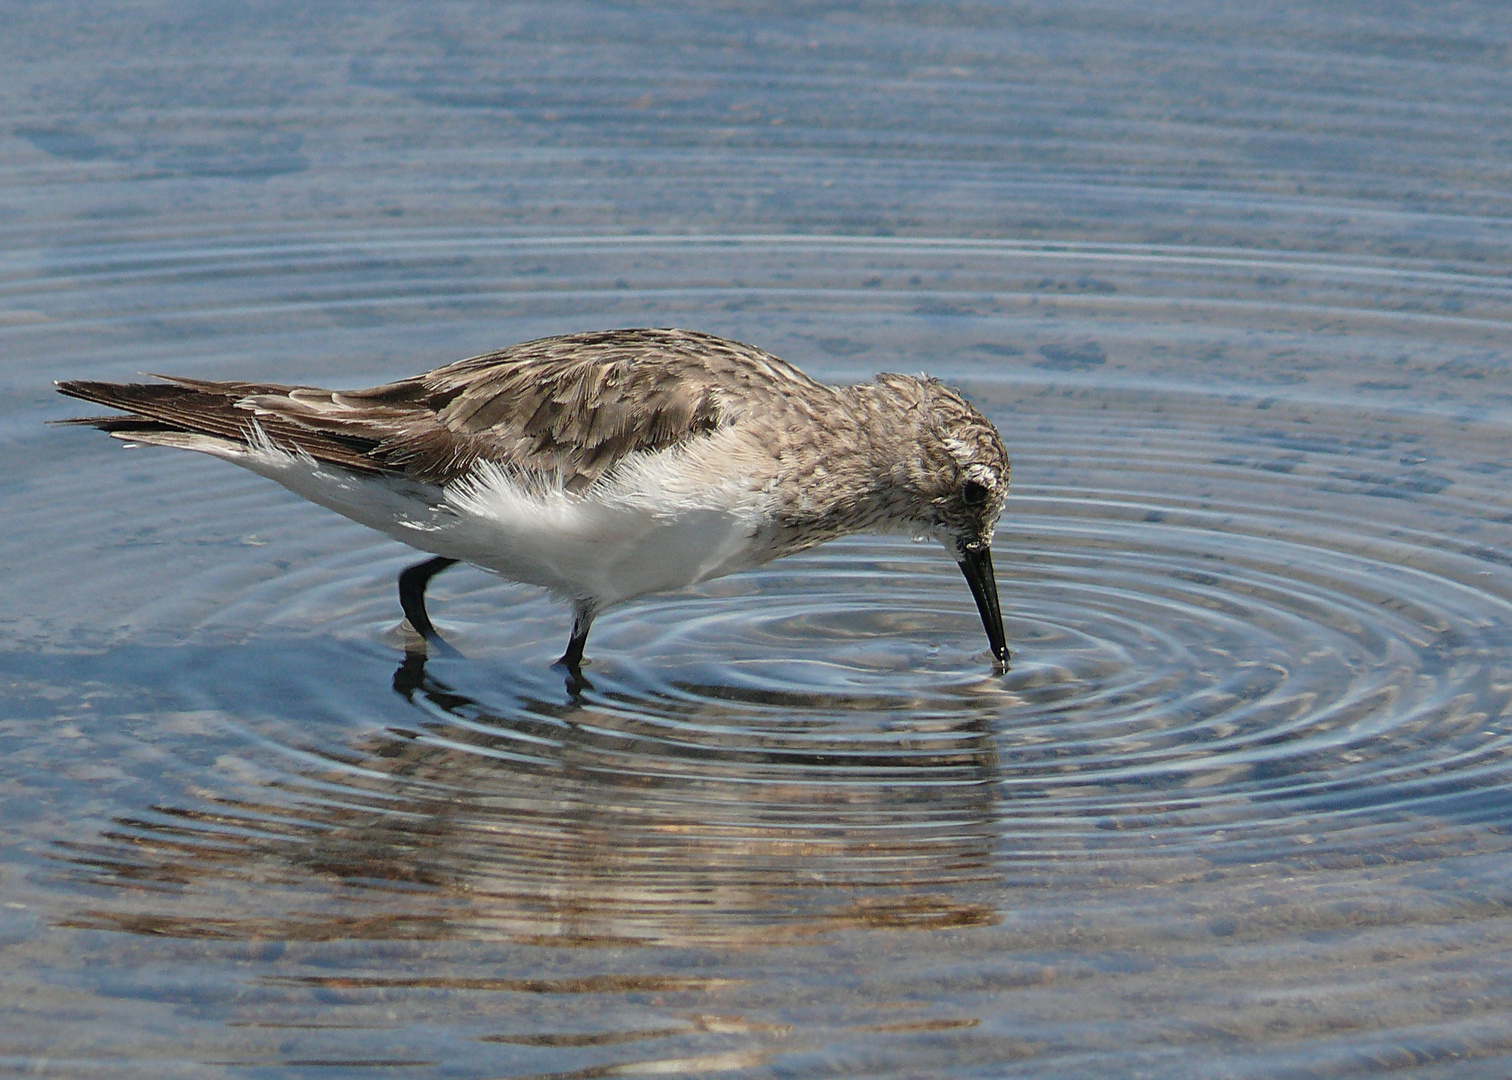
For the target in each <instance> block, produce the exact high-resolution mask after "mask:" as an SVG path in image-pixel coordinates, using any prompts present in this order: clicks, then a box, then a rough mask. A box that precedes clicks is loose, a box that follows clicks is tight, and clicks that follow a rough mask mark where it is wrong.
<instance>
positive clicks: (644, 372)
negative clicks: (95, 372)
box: [59, 330, 819, 490]
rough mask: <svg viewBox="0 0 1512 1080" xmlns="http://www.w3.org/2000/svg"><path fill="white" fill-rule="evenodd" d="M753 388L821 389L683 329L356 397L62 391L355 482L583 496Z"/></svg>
mask: <svg viewBox="0 0 1512 1080" xmlns="http://www.w3.org/2000/svg"><path fill="white" fill-rule="evenodd" d="M757 386H760V387H761V388H762V389H763V390H764V391H765V392H766V393H767V394H768V395H770V393H771V391H772V390H774V389H775V390H778V391H779V396H778V400H781V397H782V395H781V391H784V390H785V391H790V392H796V393H812V392H813V391H814V390H816V389H819V384H817V383H815V382H814V381H813V380H811V379H809V378H808V376H806V375H804V374H803V373H802V372H800V371H798V370H797V369H796V368H794V367H792V366H791V365H789V364H786V363H784V362H783V361H781V360H778V359H777V358H776V357H774V356H771V355H769V354H767V353H765V352H762V351H761V350H759V349H755V348H752V347H751V346H748V345H742V344H739V343H737V342H733V341H727V340H725V339H723V338H717V337H714V336H712V335H709V334H700V333H696V332H694V331H688V330H610V331H603V332H598V333H590V334H572V335H564V336H561V337H554V338H544V339H541V340H539V341H528V342H525V343H523V344H521V345H515V346H512V347H510V348H508V349H504V350H502V351H501V352H496V353H489V354H487V355H484V356H477V357H473V358H472V359H470V360H463V361H460V362H458V363H455V364H451V365H448V366H446V367H442V368H437V369H436V370H435V371H431V372H428V373H426V374H424V375H417V376H415V377H413V378H409V379H402V380H400V381H398V382H394V383H388V384H385V385H383V386H375V387H372V388H370V389H367V390H357V391H330V390H320V389H316V388H312V387H292V388H291V387H286V386H274V385H266V384H254V383H214V382H203V381H199V380H193V379H174V380H172V385H170V386H139V385H131V386H119V385H116V384H109V383H66V384H60V386H59V389H60V390H61V391H62V392H63V393H66V394H72V395H73V396H75V397H82V398H85V399H86V400H90V401H97V402H100V403H101V404H106V405H111V406H114V407H116V408H121V409H126V410H128V411H130V412H132V413H134V414H136V415H137V416H140V417H145V418H147V419H149V420H152V421H156V422H160V423H164V424H167V425H170V426H171V428H172V429H174V430H187V431H198V432H205V433H209V434H214V435H218V436H221V437H225V438H237V439H243V440H244V439H245V438H246V433H247V428H248V420H249V419H250V418H251V417H252V416H255V417H256V418H257V421H258V423H259V425H260V426H261V427H262V428H263V430H264V431H266V432H267V434H268V436H269V438H270V439H272V441H273V442H274V444H275V445H279V446H283V447H285V448H289V449H295V448H297V449H299V450H302V451H304V452H305V453H308V454H310V455H311V456H312V457H315V458H317V459H320V460H325V461H331V462H333V463H336V464H341V465H346V466H348V467H351V468H360V469H363V470H364V471H385V472H400V473H403V474H405V475H407V476H410V477H412V478H414V479H417V480H423V481H428V482H431V483H446V482H448V481H450V480H454V479H456V478H458V477H460V476H463V475H465V474H466V473H467V472H468V471H469V470H471V469H472V467H473V466H474V465H475V464H476V463H477V462H478V461H480V460H488V461H493V462H495V463H497V464H499V465H502V466H504V467H506V468H511V469H517V470H521V471H525V472H532V473H545V474H552V475H560V476H561V477H562V479H563V481H564V482H565V483H566V484H567V485H568V486H569V487H571V488H573V489H575V490H580V489H581V488H583V487H586V486H587V485H588V484H591V483H592V482H593V481H594V480H596V479H597V478H598V477H600V476H602V475H603V474H604V473H605V472H607V471H608V470H609V469H611V468H613V467H614V465H615V464H616V463H618V462H619V461H621V460H623V459H624V458H625V457H626V456H627V455H629V454H633V453H636V452H638V451H656V450H663V449H666V448H668V447H671V446H674V445H676V444H678V443H680V442H683V441H686V440H688V439H693V438H697V437H699V436H701V435H706V434H708V433H709V432H712V431H714V430H715V429H716V428H718V427H719V426H721V425H722V424H725V423H729V422H732V421H733V420H735V419H737V418H738V417H739V416H740V415H741V414H742V412H743V411H744V409H745V403H746V401H748V400H749V398H748V395H747V393H746V391H747V390H749V389H751V388H754V387H757ZM768 400H771V398H770V397H768ZM83 422H86V423H94V424H95V425H96V426H103V421H97V420H91V421H83ZM125 422H129V421H127V420H126V418H120V419H117V420H115V421H113V423H115V424H121V423H125ZM354 459H355V460H354Z"/></svg>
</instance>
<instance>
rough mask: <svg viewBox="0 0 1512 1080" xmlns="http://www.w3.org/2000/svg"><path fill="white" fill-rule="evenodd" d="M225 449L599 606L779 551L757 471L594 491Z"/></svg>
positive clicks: (638, 469)
mask: <svg viewBox="0 0 1512 1080" xmlns="http://www.w3.org/2000/svg"><path fill="white" fill-rule="evenodd" d="M206 449H209V448H208V447H207V448H206ZM210 452H215V451H213V450H212V451H210ZM217 456H222V457H226V458H228V459H229V460H232V461H235V462H236V463H237V464H239V465H242V466H244V467H246V468H249V469H251V470H252V471H254V472H257V473H259V474H261V475H263V476H266V477H268V478H269V479H272V480H276V481H278V482H279V483H280V484H282V485H283V486H285V487H287V488H288V489H289V490H291V491H293V492H294V493H296V494H298V495H301V496H303V497H304V498H306V499H309V500H310V501H311V502H315V503H319V504H320V505H321V506H325V507H327V508H329V509H331V510H335V511H336V512H337V513H339V514H342V515H344V516H345V517H348V518H351V519H352V520H353V521H357V522H360V523H362V524H363V525H367V526H369V527H371V528H374V529H377V530H379V531H380V532H383V533H386V534H388V535H389V536H392V537H393V538H395V539H396V540H401V541H403V542H404V543H406V544H409V545H410V546H412V547H416V548H419V549H421V550H422V551H429V552H433V553H435V554H437V555H444V556H446V557H448V558H452V559H460V560H463V561H465V562H469V563H473V564H474V565H477V566H481V567H483V568H485V569H488V570H493V571H495V572H497V573H499V574H501V575H502V576H504V577H507V578H510V579H511V580H514V581H519V582H524V583H526V584H531V585H540V586H544V587H545V588H548V589H550V590H552V591H553V592H555V593H558V594H559V595H562V596H564V597H568V598H577V599H592V600H594V601H595V602H596V606H597V607H598V608H600V609H602V608H605V607H608V606H610V605H611V604H616V603H619V602H620V601H623V600H628V599H630V598H632V597H635V596H640V595H642V594H644V593H649V592H659V591H662V590H665V589H676V588H681V587H683V586H685V585H690V584H692V583H694V582H698V581H705V580H708V579H709V578H715V577H719V576H721V575H724V574H729V573H733V572H735V571H737V570H743V569H746V568H748V567H751V566H756V565H759V564H761V563H763V562H765V561H766V560H767V559H768V558H770V557H771V556H770V554H766V553H764V548H763V546H762V545H760V544H758V543H757V542H756V541H755V539H754V537H755V536H756V534H757V532H758V529H759V526H760V524H761V522H762V519H763V515H762V512H761V509H760V506H761V502H762V499H761V496H760V494H759V488H757V489H756V490H753V487H756V485H753V483H752V481H751V480H750V479H749V478H742V477H739V476H734V475H728V474H727V475H726V476H724V477H723V478H721V477H719V476H717V475H715V476H712V477H711V476H710V474H709V473H708V472H707V471H706V470H705V469H703V468H701V465H700V463H698V462H693V461H690V460H688V459H686V458H685V457H679V456H676V455H672V454H660V455H652V456H650V457H648V458H646V459H644V460H643V461H641V462H638V463H636V464H635V466H634V467H631V468H628V469H621V470H619V471H618V473H617V474H616V477H615V479H614V481H613V482H612V483H601V484H598V485H595V486H594V487H593V488H590V489H589V492H588V493H587V494H586V495H576V494H572V493H570V492H567V491H564V490H563V489H562V488H561V487H560V486H559V485H548V484H541V485H539V486H538V487H530V486H526V485H522V484H521V483H520V482H518V481H516V480H514V479H512V478H511V477H510V476H509V475H507V474H506V473H505V472H504V471H503V470H501V469H498V468H495V467H492V466H484V467H482V468H480V469H479V470H477V471H476V472H475V473H474V474H473V476H472V477H470V478H469V479H468V480H467V481H465V482H461V483H457V484H452V485H450V486H448V487H446V488H440V487H436V486H433V485H428V484H416V483H413V482H411V481H406V480H402V479H394V478H389V477H378V476H363V475H360V474H356V473H350V472H346V471H344V470H341V469H337V468H335V467H332V466H327V465H323V464H321V463H318V462H314V461H312V460H310V459H309V458H308V457H303V456H295V455H291V454H287V453H284V452H282V451H279V450H276V449H272V448H270V447H266V446H261V447H256V448H253V449H251V450H250V451H245V452H243V453H241V454H238V455H232V454H227V453H224V452H222V453H219V454H218V455H217Z"/></svg>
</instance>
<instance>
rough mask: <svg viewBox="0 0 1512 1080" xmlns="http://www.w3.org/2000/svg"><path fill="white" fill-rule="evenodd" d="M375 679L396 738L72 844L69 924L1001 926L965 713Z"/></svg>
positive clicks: (587, 940)
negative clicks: (389, 695) (84, 886)
mask: <svg viewBox="0 0 1512 1080" xmlns="http://www.w3.org/2000/svg"><path fill="white" fill-rule="evenodd" d="M393 686H394V689H395V691H396V692H398V693H399V694H400V695H401V696H402V697H403V698H404V699H405V700H406V701H408V702H409V703H410V704H411V705H412V706H413V707H414V709H415V711H416V722H415V723H414V725H413V726H412V727H391V728H388V729H387V730H384V731H381V732H375V733H373V734H372V735H370V736H367V737H364V738H362V739H361V740H359V741H358V742H357V743H356V744H355V745H352V746H350V747H348V748H345V749H342V750H339V751H338V750H332V749H330V748H310V747H305V748H302V750H303V756H302V757H301V759H300V760H301V767H300V768H299V769H298V770H297V771H290V772H287V773H285V774H284V775H282V776H281V777H278V778H277V779H275V780H273V781H271V782H269V783H267V784H266V785H264V786H263V787H262V788H260V789H259V790H258V791H256V792H255V793H254V794H252V795H251V796H250V797H247V796H243V797H238V796H236V795H232V794H217V795H214V796H211V797H209V798H207V799H206V800H205V801H204V802H203V803H201V804H200V805H198V806H193V807H155V808H153V810H152V811H151V812H149V813H145V814H143V815H141V816H139V817H136V818H132V819H124V818H122V819H117V820H116V823H115V827H114V828H113V829H112V830H110V831H109V832H108V833H107V834H106V835H105V836H104V837H102V838H101V840H99V841H97V842H95V843H92V844H88V845H81V846H78V847H75V848H73V849H72V851H71V854H70V861H71V862H72V864H73V867H74V871H73V872H74V874H75V875H77V876H79V877H81V878H85V879H87V881H88V883H90V884H93V885H97V886H99V885H105V886H111V887H112V888H110V889H109V891H108V892H107V893H106V894H105V895H106V897H107V902H106V903H103V904H100V905H98V906H95V907H94V908H92V909H91V910H88V911H83V912H79V913H78V914H77V916H76V917H75V918H73V919H71V920H70V921H71V922H72V923H73V924H74V925H83V926H91V927H109V928H112V929H118V930H127V931H133V932H138V933H151V934H168V935H173V936H188V937H201V936H215V937H230V938H259V939H283V940H295V939H305V940H325V939H331V938H338V937H370V938H413V937H417V936H418V937H449V936H464V935H465V936H469V937H474V936H477V935H479V934H483V935H487V936H502V937H508V938H513V939H515V940H525V941H534V942H542V943H545V942H556V943H562V944H592V943H616V942H632V941H633V942H646V943H649V942H664V943H689V942H708V943H715V942H722V941H738V940H753V939H758V940H781V939H783V938H785V937H794V936H804V935H809V934H813V933H816V932H823V931H826V930H832V929H842V928H848V927H849V928H855V927H895V928H908V927H915V928H939V927H943V926H962V925H975V924H982V923H988V922H993V921H995V920H996V915H995V909H994V908H993V906H992V905H991V904H989V903H987V902H986V898H987V897H988V896H989V895H990V889H991V883H992V881H993V880H994V879H995V878H996V876H997V874H996V872H995V870H994V838H995V832H994V816H995V802H996V797H997V796H996V788H997V783H996V781H997V761H996V756H995V750H994V745H993V740H992V738H991V736H990V733H989V730H988V726H987V723H986V721H985V720H984V719H982V718H981V717H979V716H978V717H972V716H969V715H968V714H967V713H966V712H965V711H963V712H962V713H961V714H959V715H954V716H946V715H944V714H943V713H941V712H940V711H938V710H936V711H934V712H930V713H921V714H920V715H919V716H917V717H911V716H910V715H909V713H908V710H907V709H906V708H903V707H900V706H899V704H898V703H895V711H894V715H893V716H892V717H891V718H890V719H879V718H878V716H877V712H876V708H877V702H876V701H875V700H872V699H868V700H867V701H866V702H864V704H863V706H862V707H860V708H858V709H856V710H855V711H854V714H853V715H854V717H855V719H854V721H852V720H851V719H850V715H848V714H847V713H845V712H839V711H837V709H836V704H835V698H834V697H824V698H822V699H821V700H819V701H816V702H811V703H810V709H809V710H808V711H807V712H804V711H803V710H802V709H800V708H796V707H793V706H794V704H795V703H793V702H782V701H778V700H774V698H773V695H771V694H770V693H756V692H747V693H745V695H744V696H745V700H742V693H741V692H735V693H732V691H731V688H729V687H721V688H719V689H718V694H719V696H720V699H719V700H716V699H715V697H714V693H715V692H714V690H713V689H712V688H701V687H696V686H678V687H675V688H671V687H669V688H666V689H665V692H657V693H654V692H651V691H647V690H645V689H643V688H638V687H627V686H613V687H608V688H607V689H606V691H605V692H599V691H595V690H594V689H593V687H592V686H591V684H589V683H588V682H587V681H586V680H582V679H580V678H578V679H574V678H572V677H569V679H568V693H567V695H566V696H565V698H563V699H559V700H558V701H556V702H548V701H544V700H537V699H533V698H530V697H527V696H515V697H514V698H513V700H512V701H511V702H510V703H509V704H508V705H506V706H504V707H500V706H499V705H498V704H496V703H494V704H485V703H484V702H482V701H480V700H479V699H478V698H477V697H474V696H471V695H469V694H467V693H463V692H461V691H459V690H457V689H455V688H453V687H452V686H449V685H447V684H446V683H445V682H443V681H442V680H441V679H439V678H437V677H436V676H435V675H434V674H432V672H431V671H430V670H428V667H427V660H426V657H425V656H424V655H423V654H420V653H410V654H408V655H407V656H406V659H405V660H404V662H403V663H402V664H401V665H400V666H399V668H398V670H397V671H396V672H395V673H394V678H393ZM674 690H675V692H673V691H674ZM492 692H493V691H490V693H492ZM842 700H843V699H842ZM820 705H822V707H818V706H820ZM774 706H776V707H774ZM842 708H843V706H842ZM96 895H97V896H98V895H99V894H98V893H97V894H96Z"/></svg>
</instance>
